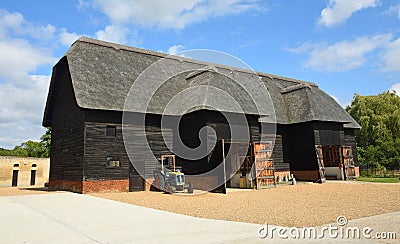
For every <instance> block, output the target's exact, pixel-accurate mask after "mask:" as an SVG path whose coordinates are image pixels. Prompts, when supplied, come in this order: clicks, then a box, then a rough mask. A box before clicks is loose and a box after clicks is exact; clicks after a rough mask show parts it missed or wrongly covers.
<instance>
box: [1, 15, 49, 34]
mask: <svg viewBox="0 0 400 244" xmlns="http://www.w3.org/2000/svg"><path fill="white" fill-rule="evenodd" d="M55 32H56V28H55V27H54V26H53V25H50V24H47V25H45V26H39V25H33V24H32V23H30V22H28V21H26V20H25V18H24V16H23V15H22V14H20V13H18V12H14V13H9V12H8V11H6V10H3V9H0V38H6V37H7V36H11V35H13V36H24V35H29V36H30V37H32V38H35V39H39V40H49V39H51V38H53V37H54V34H55Z"/></svg>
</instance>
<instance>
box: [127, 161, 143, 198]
mask: <svg viewBox="0 0 400 244" xmlns="http://www.w3.org/2000/svg"><path fill="white" fill-rule="evenodd" d="M144 190H145V181H144V179H143V178H142V176H141V175H140V174H139V173H138V172H137V170H136V169H135V167H133V165H132V164H131V163H129V191H144Z"/></svg>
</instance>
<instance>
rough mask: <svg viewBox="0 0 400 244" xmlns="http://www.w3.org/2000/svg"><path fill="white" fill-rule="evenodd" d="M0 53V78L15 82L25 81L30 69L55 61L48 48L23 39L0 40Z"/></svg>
mask: <svg viewBox="0 0 400 244" xmlns="http://www.w3.org/2000/svg"><path fill="white" fill-rule="evenodd" d="M0 53H1V55H0V79H1V78H3V79H6V80H13V81H15V82H26V81H24V80H25V79H26V78H27V76H28V73H29V72H30V71H34V70H35V69H36V68H38V67H39V66H42V65H47V64H53V63H54V62H55V61H56V59H55V58H53V57H52V55H51V54H50V53H49V51H48V50H46V49H42V48H38V47H33V46H32V45H31V44H30V43H29V42H28V41H26V40H23V39H10V40H0Z"/></svg>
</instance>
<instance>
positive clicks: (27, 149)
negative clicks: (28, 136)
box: [0, 128, 51, 158]
mask: <svg viewBox="0 0 400 244" xmlns="http://www.w3.org/2000/svg"><path fill="white" fill-rule="evenodd" d="M50 144H51V128H47V130H46V132H45V133H44V135H42V136H41V137H40V142H36V141H31V140H29V141H26V142H23V143H21V145H19V146H15V147H14V149H12V150H8V149H4V148H0V156H15V157H37V158H47V157H49V156H50Z"/></svg>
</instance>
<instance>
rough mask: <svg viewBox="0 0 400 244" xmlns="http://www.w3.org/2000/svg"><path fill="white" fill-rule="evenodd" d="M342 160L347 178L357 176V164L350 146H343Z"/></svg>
mask: <svg viewBox="0 0 400 244" xmlns="http://www.w3.org/2000/svg"><path fill="white" fill-rule="evenodd" d="M342 162H343V167H342V169H343V174H344V176H345V180H352V179H355V178H356V171H355V164H354V159H353V151H352V149H351V147H350V146H343V147H342Z"/></svg>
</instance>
